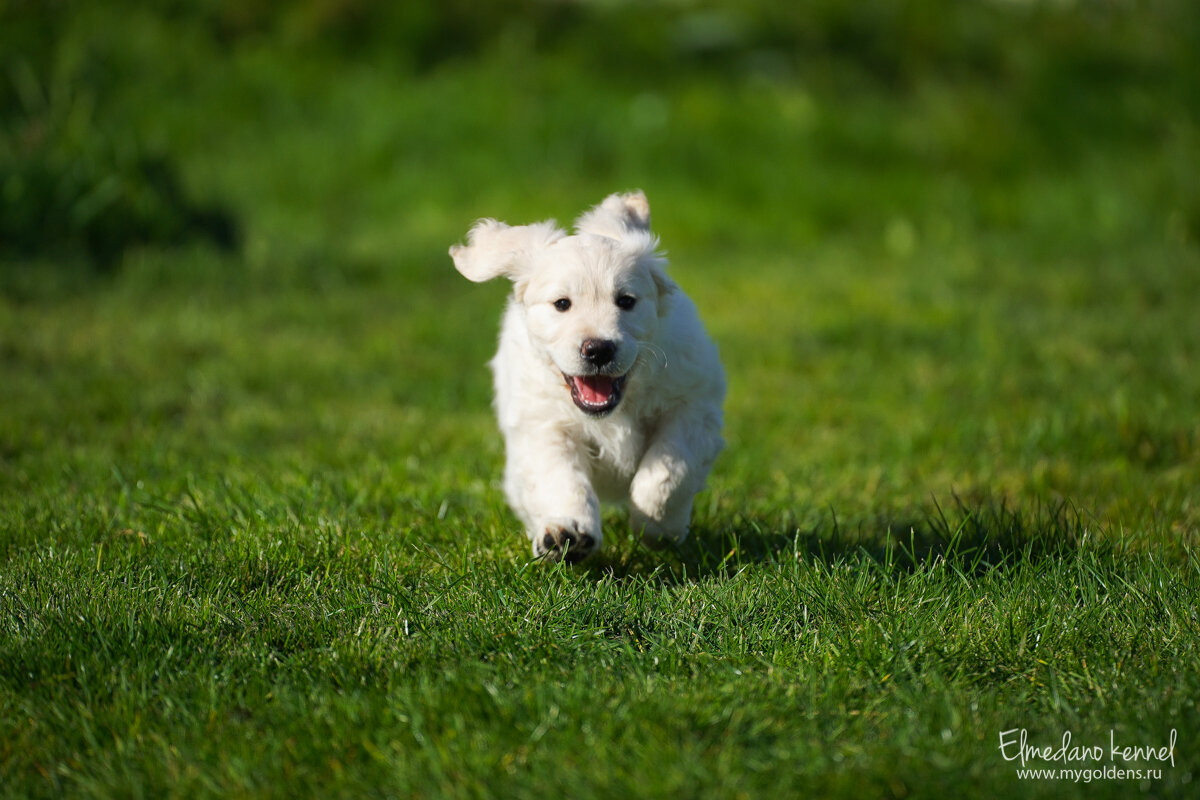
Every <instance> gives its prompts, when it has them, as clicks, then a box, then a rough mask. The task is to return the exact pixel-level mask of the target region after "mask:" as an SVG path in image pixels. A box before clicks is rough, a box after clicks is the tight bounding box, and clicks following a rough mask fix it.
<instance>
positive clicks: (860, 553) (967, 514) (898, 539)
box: [586, 495, 1096, 583]
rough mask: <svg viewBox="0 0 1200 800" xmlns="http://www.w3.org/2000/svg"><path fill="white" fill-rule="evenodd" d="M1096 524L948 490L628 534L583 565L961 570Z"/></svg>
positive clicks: (672, 579) (698, 573)
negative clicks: (645, 535) (678, 538)
mask: <svg viewBox="0 0 1200 800" xmlns="http://www.w3.org/2000/svg"><path fill="white" fill-rule="evenodd" d="M1095 533H1096V526H1095V525H1092V526H1091V527H1089V525H1088V520H1087V515H1086V513H1085V512H1082V511H1080V510H1079V509H1078V508H1077V507H1075V506H1074V505H1073V504H1071V503H1069V502H1066V501H1058V502H1055V503H1052V504H1044V505H1039V506H1035V507H1033V508H1013V507H1011V506H1010V505H1009V504H1008V501H1007V500H1005V499H996V498H993V497H988V496H984V497H980V498H975V499H971V500H965V499H963V498H961V497H958V496H957V495H956V496H954V497H953V498H952V501H951V502H950V503H949V504H942V503H939V502H938V501H937V500H936V499H935V500H932V501H931V502H930V503H929V504H928V505H927V506H926V507H924V508H920V509H917V510H916V511H914V512H912V513H910V514H907V515H904V514H897V515H894V516H874V517H863V518H860V519H857V520H852V521H849V522H847V521H845V520H842V519H841V518H840V517H839V515H838V514H837V513H836V511H835V510H833V509H830V511H829V512H828V514H827V515H826V516H825V517H824V518H823V519H821V520H820V521H818V522H817V523H816V524H815V525H809V526H807V527H794V526H792V527H787V526H786V525H784V524H781V523H779V522H778V521H772V520H768V519H756V518H754V517H748V518H739V519H737V520H735V521H734V522H733V523H732V524H730V525H700V526H695V527H693V529H692V532H691V535H690V536H689V537H688V539H687V540H686V541H685V542H683V543H682V544H679V545H672V546H669V547H667V548H664V549H662V550H654V549H651V548H649V547H647V546H645V545H644V544H641V543H640V542H638V541H637V540H636V537H631V538H630V539H628V540H626V541H623V542H621V543H619V544H618V545H617V546H616V547H612V548H611V549H609V550H606V551H604V552H603V553H601V554H600V556H599V557H597V558H595V559H594V560H593V561H591V562H589V563H588V565H587V567H586V568H587V569H588V570H589V571H590V572H591V573H592V574H594V575H595V576H596V577H597V578H601V577H615V578H617V579H625V578H643V579H644V578H650V577H652V578H653V579H655V580H658V581H660V582H662V583H682V582H686V581H696V580H702V579H704V578H708V577H712V576H729V575H733V574H735V573H737V572H738V571H740V570H742V569H744V568H746V567H747V566H751V565H756V564H783V563H787V562H791V561H796V560H800V561H818V562H821V563H824V564H826V565H828V566H833V565H837V564H840V563H844V562H847V561H857V560H861V559H864V558H865V559H869V560H871V561H874V562H876V563H877V564H879V565H880V566H882V567H883V568H885V569H886V570H888V571H889V572H894V573H903V572H911V571H913V570H916V569H919V568H921V567H922V566H923V565H926V564H930V563H933V562H935V561H938V560H941V561H944V562H947V563H949V564H952V565H953V566H955V567H956V568H957V569H958V570H960V571H961V572H963V573H964V574H968V575H979V574H982V573H983V572H986V571H988V570H991V569H995V568H997V567H1003V566H1007V565H1013V564H1016V563H1018V562H1024V561H1029V560H1042V559H1053V558H1060V557H1063V556H1065V555H1067V554H1069V553H1071V552H1073V551H1075V550H1076V549H1077V548H1078V547H1079V545H1080V543H1081V542H1082V541H1083V540H1084V539H1085V538H1087V537H1088V536H1094V535H1095Z"/></svg>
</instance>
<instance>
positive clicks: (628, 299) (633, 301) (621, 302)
mask: <svg viewBox="0 0 1200 800" xmlns="http://www.w3.org/2000/svg"><path fill="white" fill-rule="evenodd" d="M636 305H637V298H636V297H634V296H633V295H631V294H623V295H621V296H620V297H618V298H617V308H619V309H621V310H622V311H628V310H629V309H631V308H633V307H634V306H636Z"/></svg>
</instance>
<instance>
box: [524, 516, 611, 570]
mask: <svg viewBox="0 0 1200 800" xmlns="http://www.w3.org/2000/svg"><path fill="white" fill-rule="evenodd" d="M530 538H532V540H533V554H534V556H537V557H539V558H545V559H546V560H547V561H566V562H567V563H568V564H578V563H579V562H580V561H583V560H584V559H585V558H587V557H588V556H590V555H591V554H592V553H593V552H595V551H596V550H599V549H600V537H599V536H598V535H593V534H591V533H588V532H587V531H586V530H580V526H579V524H578V523H575V522H551V523H548V524H546V525H544V526H542V527H540V528H538V529H537V530H535V531H533V532H532V535H531V537H530Z"/></svg>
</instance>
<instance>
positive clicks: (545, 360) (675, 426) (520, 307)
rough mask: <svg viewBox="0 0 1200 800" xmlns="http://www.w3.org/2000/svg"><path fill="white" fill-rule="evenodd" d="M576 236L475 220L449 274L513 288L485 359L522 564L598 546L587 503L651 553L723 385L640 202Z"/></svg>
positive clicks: (706, 460) (614, 199)
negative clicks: (625, 515)
mask: <svg viewBox="0 0 1200 800" xmlns="http://www.w3.org/2000/svg"><path fill="white" fill-rule="evenodd" d="M575 231H576V232H575V234H574V235H568V234H567V232H566V231H564V230H562V229H560V228H559V227H558V226H557V225H556V224H555V223H554V222H553V221H547V222H538V223H534V224H532V225H519V226H509V225H506V224H504V223H503V222H497V221H495V220H491V219H484V220H480V221H479V222H478V223H476V225H475V227H473V228H472V229H471V231H470V233H469V234H468V236H467V244H466V245H465V246H463V245H455V246H454V247H451V248H450V256H451V258H453V259H454V266H455V267H456V268H457V269H458V271H459V272H461V273H462V274H463V275H464V276H465V277H466V278H468V279H469V280H472V281H476V282H481V281H487V280H491V279H492V278H496V277H499V276H504V277H506V278H508V279H510V280H511V281H512V283H513V291H512V295H511V297H510V298H509V301H508V308H507V310H506V311H505V313H504V319H503V323H502V324H501V330H500V347H499V350H498V351H497V353H496V357H495V358H493V359H492V361H491V368H492V372H493V373H494V376H495V388H496V415H497V417H498V418H499V422H500V430H501V431H502V432H503V434H504V441H505V447H506V450H507V464H506V466H505V470H504V489H505V493H506V494H507V496H508V502H509V504H510V505H511V506H512V509H513V511H514V512H516V514H517V516H518V517H520V518H521V521H522V522H523V523H524V524H525V531H526V534H527V535H528V536H529V539H530V541H531V542H532V544H533V553H534V555H535V556H545V557H547V558H548V559H551V560H555V561H557V560H559V559H565V560H567V561H570V562H574V561H579V560H581V559H583V558H586V557H587V556H588V555H589V554H591V553H592V552H593V551H595V550H597V549H599V548H600V545H601V542H602V540H603V536H602V534H601V531H600V501H601V500H603V501H606V502H609V501H612V502H622V503H625V504H627V505H628V506H629V510H630V523H631V524H632V526H633V528H634V530H635V531H638V532H640V533H641V534H642V535H643V536H645V537H646V538H647V539H648V540H650V541H651V542H652V543H653V542H655V541H658V540H662V539H672V540H675V541H681V540H682V539H683V538H684V537H685V536H687V532H688V522H689V520H690V517H691V511H692V499H693V498H694V497H695V495H696V493H697V492H698V491H700V489H701V488H703V486H704V481H705V478H706V477H707V476H708V471H709V468H710V467H711V466H712V463H713V460H714V459H715V458H716V457H717V454H718V453H719V452H720V450H721V448H722V446H723V445H724V441H723V440H722V439H721V404H722V401H723V400H724V397H725V374H724V371H723V370H722V369H721V362H720V360H719V358H718V356H717V348H716V346H715V345H714V344H713V342H712V340H711V339H709V337H708V334H707V333H705V331H704V328H703V326H702V325H701V324H700V319H699V317H698V316H697V314H696V307H695V305H693V304H692V301H691V300H689V299H688V298H687V296H686V295H684V293H683V292H682V291H681V290H680V288H679V287H678V286H677V285H676V284H675V283H674V281H672V280H671V279H670V278H669V277H668V276H667V273H666V270H665V267H666V259H665V258H663V256H662V255H661V254H659V253H658V252H657V249H658V239H657V237H655V236H654V235H653V234H652V233H651V232H650V205H649V203H647V202H646V196H645V195H644V194H642V193H641V192H634V193H631V194H623V195H620V194H614V195H610V196H609V197H607V198H605V200H604V201H603V202H602V203H600V205H598V206H596V207H595V208H593V209H591V210H590V211H588V212H587V213H585V214H584V215H583V216H581V217H580V218H579V219H578V220H577V221H576V223H575Z"/></svg>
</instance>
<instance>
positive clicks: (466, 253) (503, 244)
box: [450, 219, 564, 283]
mask: <svg viewBox="0 0 1200 800" xmlns="http://www.w3.org/2000/svg"><path fill="white" fill-rule="evenodd" d="M563 235H564V234H563V232H562V231H561V230H560V229H559V228H558V226H557V225H555V223H554V221H553V220H547V221H545V222H536V223H534V224H532V225H517V226H515V227H513V226H510V225H505V224H504V223H503V222H497V221H496V220H494V219H481V220H479V222H477V223H475V226H474V227H473V228H471V230H470V232H469V233H468V234H467V244H466V245H465V246H464V245H459V244H456V245H454V246H453V247H451V248H450V257H451V258H453V259H454V267H455V268H456V269H457V270H458V271H459V272H461V273H462V274H463V277H465V278H467V279H468V280H472V281H475V282H476V283H482V282H483V281H490V280H491V279H492V278H497V277H500V276H501V275H503V276H504V277H506V278H510V279H512V280H514V281H515V280H518V279H520V277H521V275H522V273H523V272H524V270H525V267H526V266H527V265H528V263H529V254H530V253H531V252H532V251H533V250H535V249H537V248H539V247H547V246H549V245H551V244H554V242H556V241H558V240H559V239H561V238H562V237H563Z"/></svg>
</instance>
